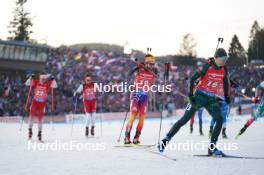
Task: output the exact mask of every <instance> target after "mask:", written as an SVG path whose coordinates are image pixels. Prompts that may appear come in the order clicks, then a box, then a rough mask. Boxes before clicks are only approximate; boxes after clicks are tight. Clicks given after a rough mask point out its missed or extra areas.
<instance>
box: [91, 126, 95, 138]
mask: <svg viewBox="0 0 264 175" xmlns="http://www.w3.org/2000/svg"><path fill="white" fill-rule="evenodd" d="M91 135H92V136H94V126H92V128H91Z"/></svg>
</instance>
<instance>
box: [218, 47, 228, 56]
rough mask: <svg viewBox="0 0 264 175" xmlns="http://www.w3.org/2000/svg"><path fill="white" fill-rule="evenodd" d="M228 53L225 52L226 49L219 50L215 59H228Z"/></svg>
mask: <svg viewBox="0 0 264 175" xmlns="http://www.w3.org/2000/svg"><path fill="white" fill-rule="evenodd" d="M226 56H227V53H226V51H225V49H223V48H218V49H217V50H216V52H215V57H226Z"/></svg>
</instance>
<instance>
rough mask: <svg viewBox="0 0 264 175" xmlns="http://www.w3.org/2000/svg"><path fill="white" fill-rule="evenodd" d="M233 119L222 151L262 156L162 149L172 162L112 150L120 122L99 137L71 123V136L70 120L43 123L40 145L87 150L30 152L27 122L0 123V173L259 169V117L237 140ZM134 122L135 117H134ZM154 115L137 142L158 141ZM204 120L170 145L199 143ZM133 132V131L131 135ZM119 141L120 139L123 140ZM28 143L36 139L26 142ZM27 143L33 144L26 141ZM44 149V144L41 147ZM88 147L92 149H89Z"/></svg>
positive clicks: (263, 127) (237, 123) (262, 162)
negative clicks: (220, 155)
mask: <svg viewBox="0 0 264 175" xmlns="http://www.w3.org/2000/svg"><path fill="white" fill-rule="evenodd" d="M245 119H246V117H244V119H243V120H240V119H239V120H233V121H231V122H229V123H228V129H227V134H228V136H229V139H227V140H223V139H222V138H221V139H220V142H222V143H227V145H228V143H229V144H235V145H236V147H237V150H229V151H225V153H227V154H231V155H237V156H245V157H260V158H261V157H262V158H263V159H233V158H232V159H231V158H208V157H194V156H193V155H194V154H205V153H206V152H207V150H206V149H205V150H184V149H181V150H174V149H172V148H173V147H172V148H171V149H170V150H167V151H166V152H165V153H164V154H166V155H168V156H170V157H173V158H176V161H172V160H169V159H166V158H164V157H161V156H159V155H155V154H152V153H150V152H149V151H148V149H142V148H140V149H138V148H116V147H113V145H116V144H118V143H117V138H118V135H119V131H120V128H121V126H122V125H121V124H122V121H112V122H109V121H107V122H104V123H103V133H102V136H101V137H95V138H89V139H86V138H85V137H84V126H83V125H82V124H76V125H74V128H73V135H72V136H71V135H70V130H71V125H70V124H56V125H54V128H55V130H54V131H53V130H52V126H51V125H50V124H46V125H44V129H43V138H44V141H45V143H44V145H47V144H52V143H53V144H54V143H55V142H56V143H70V142H71V141H72V143H74V144H86V145H87V144H88V145H89V146H88V149H87V150H84V149H83V150H78V149H77V148H75V149H73V150H70V151H69V150H54V149H51V148H49V149H48V150H44V151H43V150H40V149H39V150H37V151H33V150H32V149H31V150H29V149H28V146H29V145H28V142H27V126H26V125H25V124H24V125H23V129H22V131H19V124H0V174H2V175H3V174H5V175H12V174H14V175H15V174H16V175H18V174H19V175H20V174H25V175H31V174H32V175H53V174H54V175H55V174H56V175H57V174H63V175H65V174H66V175H68V174H72V175H80V174H85V175H90V174H96V175H99V174H107V175H109V174H110V175H111V174H113V175H119V174H125V175H130V174H131V175H138V174H143V175H145V174H152V175H154V174H162V175H170V174H171V175H175V174H177V175H181V174H184V175H188V174H195V175H200V174H201V175H205V174H210V175H212V174H219V175H225V174H226V175H230V174H239V175H243V174H245V175H250V174H252V175H256V174H263V171H264V167H263V166H264V151H263V146H264V137H263V135H264V120H263V119H259V120H258V121H257V122H255V123H254V124H253V125H252V126H251V127H250V128H249V129H248V130H247V131H246V133H245V134H244V135H242V136H241V137H240V138H239V140H235V139H234V137H235V135H236V133H237V132H238V131H239V129H240V128H241V127H242V125H243V124H244V122H245ZM175 120H176V119H175V118H171V119H165V120H164V122H163V129H162V134H161V135H162V136H164V134H165V133H166V131H168V129H169V128H170V127H171V124H172V123H173V122H174V121H175ZM135 122H136V121H135ZM34 127H35V128H34V139H35V138H36V125H34ZM158 128H159V120H158V119H149V120H146V122H145V127H144V129H143V131H142V137H141V141H142V144H154V143H156V142H157V139H158ZM208 129H209V126H208V122H207V123H205V124H204V133H205V136H199V133H198V125H197V124H196V125H195V128H194V133H193V134H192V135H191V134H190V133H189V125H186V126H184V127H183V128H182V129H181V130H180V131H179V133H178V134H177V135H176V136H175V137H174V139H173V140H172V144H179V143H187V144H188V143H191V144H195V143H201V141H207V140H208V136H207V134H208ZM96 134H97V136H100V125H99V123H98V124H97V127H96ZM132 136H133V134H132ZM122 140H123V138H122ZM31 143H32V144H34V143H37V142H34V141H33V142H31ZM31 146H32V145H31ZM31 148H32V147H31ZM41 148H43V147H41ZM92 148H93V150H91V149H92Z"/></svg>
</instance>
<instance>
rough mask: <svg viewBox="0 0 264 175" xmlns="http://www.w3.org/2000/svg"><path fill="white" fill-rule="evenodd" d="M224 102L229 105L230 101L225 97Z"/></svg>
mask: <svg viewBox="0 0 264 175" xmlns="http://www.w3.org/2000/svg"><path fill="white" fill-rule="evenodd" d="M225 101H226V103H227V104H228V105H229V104H230V103H231V99H230V97H225Z"/></svg>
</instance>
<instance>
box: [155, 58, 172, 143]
mask: <svg viewBox="0 0 264 175" xmlns="http://www.w3.org/2000/svg"><path fill="white" fill-rule="evenodd" d="M164 66H165V73H164V84H165V86H166V85H167V80H168V78H169V71H170V64H169V63H165V64H164ZM163 108H164V94H162V103H161V112H160V126H159V137H158V143H159V141H160V134H161V127H162V119H163V115H162V112H163Z"/></svg>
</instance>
